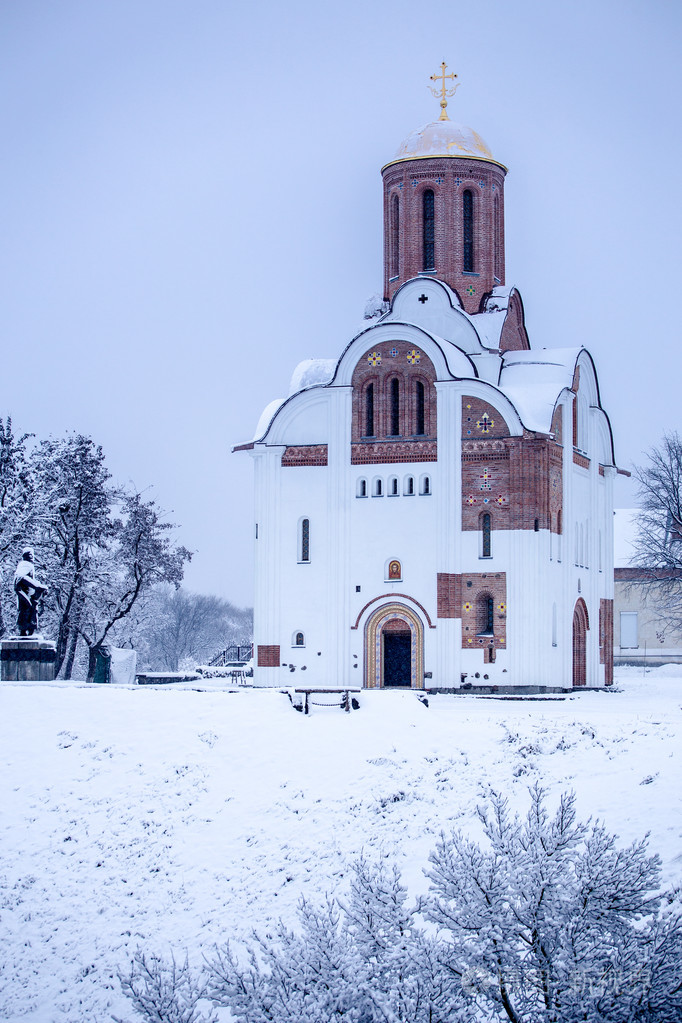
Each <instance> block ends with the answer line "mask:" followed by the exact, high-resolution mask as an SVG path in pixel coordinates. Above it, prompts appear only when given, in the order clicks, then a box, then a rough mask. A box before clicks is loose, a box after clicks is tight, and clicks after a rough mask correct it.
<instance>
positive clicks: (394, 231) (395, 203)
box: [390, 195, 400, 277]
mask: <svg viewBox="0 0 682 1023" xmlns="http://www.w3.org/2000/svg"><path fill="white" fill-rule="evenodd" d="M390 273H391V277H397V276H398V275H399V273H400V199H399V198H398V196H397V195H394V196H393V198H392V199H391V270H390Z"/></svg>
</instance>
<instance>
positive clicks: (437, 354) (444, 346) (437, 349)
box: [326, 317, 478, 387]
mask: <svg viewBox="0 0 682 1023" xmlns="http://www.w3.org/2000/svg"><path fill="white" fill-rule="evenodd" d="M391 341H407V342H408V343H409V344H413V345H414V346H415V348H419V349H421V350H423V351H424V352H425V354H426V355H428V356H429V358H430V359H431V362H432V363H433V365H434V369H435V371H436V377H437V379H438V380H452V379H459V378H465V379H468V378H470V377H473V378H476V377H477V376H478V372H477V370H476V367H475V365H474V363H473V361H472V360H471V359H470V358H469V356H468V355H467V354H466V353H465V352H463V351H462V350H461V349H460V348H457V347H456V346H455V345H453V344H451V343H450V342H448V341H445V340H444V339H443V338H440V337H437V336H435V335H433V334H430V333H428V332H427V331H426V330H424V329H423V328H422V327H417V326H415V324H414V323H405V322H401V321H398V320H391V321H385V320H384V318H383V317H382V319H381V320H380V321H379V323H377V324H374V325H373V326H371V327H368V328H367V329H366V330H363V331H361V332H360V333H359V334H356V336H355V337H354V338H353V340H352V341H351V342H350V344H348V345H347V346H346V348H345V349H344V351H343V354H342V355H341V358H340V359H339V362H338V365H337V367H336V371H335V373H334V376H333V378H332V380H331V381H330V384H328V385H326V386H331V385H334V386H337V387H343V386H349V385H350V383H351V379H352V376H353V371H354V369H355V367H356V365H357V362H358V359H359V358H360V357H361V355H363V354H364V352H365V351H366V350H367V349H368V348H372V347H375V346H377V345H380V344H386V343H387V342H391Z"/></svg>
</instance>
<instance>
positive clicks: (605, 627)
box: [599, 597, 613, 686]
mask: <svg viewBox="0 0 682 1023" xmlns="http://www.w3.org/2000/svg"><path fill="white" fill-rule="evenodd" d="M599 663H600V664H603V665H605V668H604V684H605V685H607V686H610V685H613V601H612V600H606V599H605V598H604V597H602V599H601V600H600V601H599Z"/></svg>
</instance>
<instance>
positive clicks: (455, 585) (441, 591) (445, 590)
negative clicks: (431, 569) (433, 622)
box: [437, 572, 462, 618]
mask: <svg viewBox="0 0 682 1023" xmlns="http://www.w3.org/2000/svg"><path fill="white" fill-rule="evenodd" d="M437 585H438V600H437V617H438V618H460V617H461V614H462V576H461V575H455V574H454V573H452V572H439V573H438V583H437Z"/></svg>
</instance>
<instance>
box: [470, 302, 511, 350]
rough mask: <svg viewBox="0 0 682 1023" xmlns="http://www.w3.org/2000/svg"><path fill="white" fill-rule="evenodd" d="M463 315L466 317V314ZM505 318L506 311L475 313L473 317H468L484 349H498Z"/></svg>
mask: <svg viewBox="0 0 682 1023" xmlns="http://www.w3.org/2000/svg"><path fill="white" fill-rule="evenodd" d="M464 315H465V316H466V315H467V313H464ZM506 318H507V310H506V309H500V310H495V311H494V312H483V313H476V314H475V315H474V316H469V319H470V320H471V322H472V323H473V325H474V328H475V330H476V333H477V334H478V336H479V337H480V339H481V342H482V343H483V344H484V345H485V347H486V348H499V347H500V335H501V334H502V328H503V326H504V321H505V320H506Z"/></svg>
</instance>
